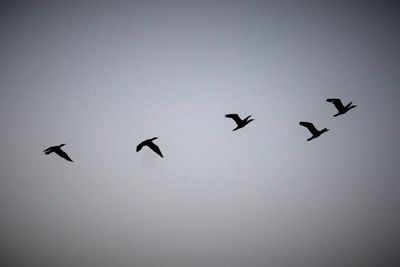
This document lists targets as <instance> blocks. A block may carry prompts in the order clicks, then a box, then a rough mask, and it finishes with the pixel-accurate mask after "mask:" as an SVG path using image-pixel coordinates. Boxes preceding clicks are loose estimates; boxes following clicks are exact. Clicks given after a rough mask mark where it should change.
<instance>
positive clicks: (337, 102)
mask: <svg viewBox="0 0 400 267" xmlns="http://www.w3.org/2000/svg"><path fill="white" fill-rule="evenodd" d="M326 101H327V102H329V103H332V104H333V105H334V106H335V108H336V109H337V110H338V113H336V114H335V115H333V117H336V116H339V115H342V114H345V113H346V112H347V111H349V110H350V109H352V108H355V107H357V106H354V105H351V104H353V102H350V103H348V104H347V105H346V106H344V105H343V104H342V101H341V100H340V99H339V98H328V99H327V100H326Z"/></svg>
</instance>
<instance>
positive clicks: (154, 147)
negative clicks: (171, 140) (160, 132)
mask: <svg viewBox="0 0 400 267" xmlns="http://www.w3.org/2000/svg"><path fill="white" fill-rule="evenodd" d="M157 138H158V137H153V138H150V139H147V140H144V141H143V142H141V143H140V144H139V145H137V147H136V152H139V151H140V150H141V149H142V147H144V146H147V147H148V148H150V149H151V150H153V151H154V152H156V153H157V154H158V155H159V156H160V157H162V158H163V157H164V156H163V154H162V153H161V150H160V148H159V147H158V146H157V145H156V144H154V143H153V141H154V140H156V139H157Z"/></svg>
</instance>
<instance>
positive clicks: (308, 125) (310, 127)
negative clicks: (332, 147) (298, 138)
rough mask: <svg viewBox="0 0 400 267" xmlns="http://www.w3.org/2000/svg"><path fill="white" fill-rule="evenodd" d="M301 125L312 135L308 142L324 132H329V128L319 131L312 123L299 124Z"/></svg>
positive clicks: (302, 122)
mask: <svg viewBox="0 0 400 267" xmlns="http://www.w3.org/2000/svg"><path fill="white" fill-rule="evenodd" d="M299 124H300V125H301V126H304V127H306V128H307V129H308V130H309V131H310V132H311V134H312V136H311V137H310V138H308V139H307V141H311V140H312V139H315V138H317V137H319V136H320V135H321V134H323V133H324V132H327V131H329V129H327V128H324V129H322V130H317V128H315V126H314V124H312V123H311V122H306V121H301V122H299Z"/></svg>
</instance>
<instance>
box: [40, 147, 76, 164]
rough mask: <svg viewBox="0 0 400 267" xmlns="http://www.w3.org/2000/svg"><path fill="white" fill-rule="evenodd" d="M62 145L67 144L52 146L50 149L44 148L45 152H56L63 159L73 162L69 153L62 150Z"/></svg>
mask: <svg viewBox="0 0 400 267" xmlns="http://www.w3.org/2000/svg"><path fill="white" fill-rule="evenodd" d="M62 146H65V144H61V145H59V146H51V147H49V148H48V149H45V150H43V152H44V154H46V155H48V154H50V153H53V152H55V153H56V154H57V155H59V156H60V157H62V158H63V159H66V160H68V161H71V162H73V161H72V159H71V158H70V157H69V156H68V155H67V153H65V152H64V151H62V150H61V147H62Z"/></svg>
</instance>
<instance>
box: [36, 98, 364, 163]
mask: <svg viewBox="0 0 400 267" xmlns="http://www.w3.org/2000/svg"><path fill="white" fill-rule="evenodd" d="M326 101H327V102H329V103H332V104H333V105H334V106H335V107H336V109H337V110H338V113H337V114H335V115H333V116H334V117H336V116H339V115H342V114H345V113H346V112H348V111H349V110H350V109H352V108H355V107H357V106H355V105H352V103H353V102H350V103H349V104H347V105H346V106H344V105H343V104H342V101H341V100H340V99H339V98H328V99H327V100H326ZM225 117H226V118H230V119H232V120H234V121H235V123H236V124H237V126H236V128H235V129H233V131H236V130H238V129H240V128H243V127H244V126H246V125H247V124H249V123H250V122H252V121H254V119H250V117H251V115H250V116H247V117H246V118H244V119H243V120H242V119H241V118H240V117H239V115H238V114H225ZM299 124H300V125H301V126H304V127H306V128H307V129H308V130H309V131H310V132H311V134H312V136H311V137H310V138H308V139H307V141H311V140H313V139H315V138H317V137H319V136H320V135H321V134H323V133H325V132H327V131H329V129H327V128H323V129H322V130H318V129H317V128H315V126H314V124H312V123H311V122H306V121H301V122H299ZM156 139H158V137H153V138H150V139H147V140H144V141H143V142H141V143H140V144H139V145H137V147H136V152H139V151H140V150H141V149H142V148H143V147H144V146H147V147H148V148H150V149H151V150H153V151H154V152H155V153H156V154H158V155H159V156H160V157H162V158H163V157H164V156H163V154H162V153H161V150H160V148H159V147H158V146H157V145H156V144H154V143H153V141H154V140H156ZM62 146H65V144H61V145H59V146H51V147H49V148H47V149H46V150H44V151H43V152H44V153H45V154H46V155H48V154H50V153H53V152H55V153H56V154H57V155H59V156H60V157H62V158H64V159H65V160H68V161H71V162H72V159H71V158H70V157H69V156H68V155H67V153H65V152H64V151H63V150H62V149H61V147H62Z"/></svg>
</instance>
